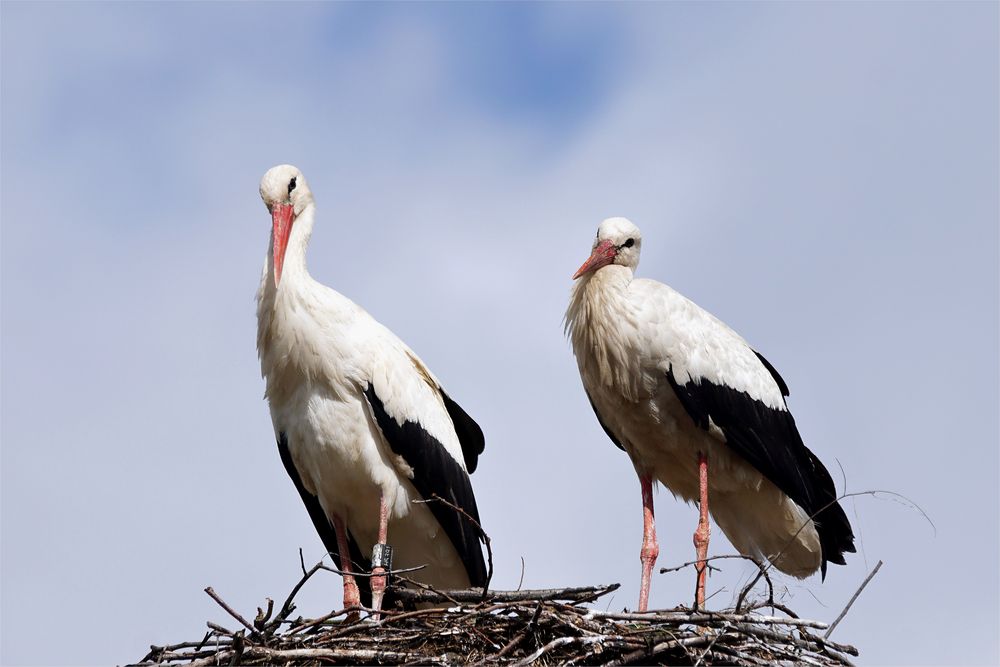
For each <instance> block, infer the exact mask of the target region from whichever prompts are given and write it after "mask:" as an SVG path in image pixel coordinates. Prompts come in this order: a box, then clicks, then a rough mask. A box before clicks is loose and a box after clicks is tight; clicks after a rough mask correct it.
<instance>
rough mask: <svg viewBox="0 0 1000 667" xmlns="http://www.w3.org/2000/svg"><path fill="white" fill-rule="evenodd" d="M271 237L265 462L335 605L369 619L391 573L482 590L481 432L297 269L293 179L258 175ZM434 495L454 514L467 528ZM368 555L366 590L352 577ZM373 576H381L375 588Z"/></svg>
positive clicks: (288, 174) (298, 229)
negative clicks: (303, 528) (310, 534)
mask: <svg viewBox="0 0 1000 667" xmlns="http://www.w3.org/2000/svg"><path fill="white" fill-rule="evenodd" d="M260 195H261V198H263V200H264V204H265V205H266V206H267V210H268V211H269V212H270V213H271V220H272V232H271V242H270V247H269V249H268V253H267V258H266V260H265V263H264V272H263V276H262V277H261V283H260V291H259V292H258V294H257V351H258V354H259V355H260V364H261V373H262V374H263V376H264V378H265V379H266V384H267V388H266V392H265V396H266V398H267V401H268V404H269V406H270V409H271V420H272V421H273V423H274V432H275V435H276V437H277V440H278V451H279V453H280V455H281V461H282V463H283V464H284V466H285V470H286V471H287V472H288V475H289V476H290V477H291V478H292V482H293V483H294V484H295V488H296V489H297V490H298V492H299V495H300V496H301V497H302V501H303V502H304V503H305V506H306V509H307V510H308V511H309V516H310V517H311V518H312V521H313V524H314V525H315V526H316V530H317V531H318V532H319V535H320V538H321V539H322V540H323V544H324V545H325V546H326V549H327V551H329V553H330V554H331V555H332V556H333V558H334V560H335V562H336V563H337V566H338V567H339V568H340V570H341V571H342V572H344V573H345V574H344V606H345V607H347V608H353V607H358V606H360V604H361V602H362V591H363V595H364V602H365V603H366V604H368V603H369V601H370V603H371V606H372V607H373V608H374V609H375V610H376V611H378V610H379V609H380V608H381V605H382V600H383V596H384V593H385V587H386V581H385V578H386V577H385V575H384V572H385V568H387V567H389V562H390V560H391V559H390V558H389V557H388V555H389V554H391V552H392V550H391V548H387V540H388V538H389V537H390V536H391V537H392V540H393V544H394V545H395V547H396V549H397V550H398V551H397V555H396V558H395V562H394V567H398V568H406V567H416V566H420V565H424V566H426V568H425V569H423V570H420V571H417V572H414V574H413V575H412V576H413V577H414V578H415V579H419V580H420V581H422V582H424V583H426V584H429V585H432V586H435V587H440V588H465V587H468V586H470V585H473V586H483V585H484V583H485V579H486V566H485V564H484V562H483V554H482V549H481V546H480V540H481V537H480V536H481V532H480V530H479V529H478V527H477V526H475V525H474V524H473V523H472V522H470V521H469V518H468V517H471V518H472V519H474V520H475V521H476V522H477V523H478V522H479V511H478V509H477V508H476V498H475V496H474V495H473V493H472V484H471V482H470V480H469V473H471V472H473V471H474V470H475V469H476V463H477V461H478V457H479V455H480V454H482V452H483V447H484V440H483V432H482V431H481V430H480V428H479V426H478V425H477V424H476V422H475V421H473V420H472V418H471V417H469V415H468V414H466V413H465V411H464V410H462V408H460V407H459V406H458V404H457V403H455V402H454V401H453V400H451V398H450V397H449V396H448V395H447V394H446V393H445V392H444V390H443V389H442V388H441V385H440V383H439V382H438V381H437V379H436V378H435V377H434V375H433V374H432V373H431V372H430V371H429V370H428V369H427V367H426V366H425V365H424V364H423V362H422V361H420V358H419V357H417V355H416V354H414V353H413V352H412V351H411V350H410V348H408V347H407V346H406V345H405V344H404V343H403V342H402V341H401V340H399V338H397V337H396V336H395V335H393V333H392V332H391V331H389V330H388V329H387V328H385V327H384V326H382V325H381V324H379V323H378V322H377V321H375V319H374V318H372V317H371V316H370V315H369V314H368V313H367V312H365V311H364V310H363V309H362V308H360V307H359V306H357V305H356V304H355V303H354V302H352V301H351V300H350V299H348V298H347V297H344V296H342V295H341V294H339V293H337V292H335V291H334V290H332V289H330V288H328V287H325V286H323V285H321V284H319V283H318V282H316V281H315V280H313V279H312V277H310V275H309V273H308V271H307V270H306V246H307V245H308V243H309V236H310V234H311V233H312V228H313V220H314V218H315V210H316V209H315V204H314V202H313V197H312V193H311V192H310V190H309V186H308V185H307V184H306V180H305V178H304V177H303V176H302V172H301V171H299V170H298V169H296V168H295V167H292V166H290V165H280V166H277V167H274V168H272V169H270V170H269V171H268V172H267V173H266V174H264V178H263V179H262V180H261V183H260ZM434 496H437V497H439V498H441V499H444V500H445V501H447V503H450V504H451V505H454V507H455V508H460V509H461V510H462V511H464V512H465V513H466V514H467V515H468V517H465V516H463V515H462V514H460V513H459V512H457V511H456V510H455V509H454V508H453V507H449V506H448V505H447V504H445V503H441V502H427V503H415V502H414V501H419V500H426V501H431V500H432V499H433V498H434ZM366 552H371V553H372V574H373V575H375V576H372V577H371V580H370V584H369V583H367V581H365V582H363V585H362V587H361V589H359V587H358V583H357V581H356V577H354V576H353V573H354V572H356V571H357V570H358V569H359V568H360V567H361V565H360V564H361V563H364V562H365V560H364V559H363V556H362V554H363V553H366ZM378 575H382V576H378Z"/></svg>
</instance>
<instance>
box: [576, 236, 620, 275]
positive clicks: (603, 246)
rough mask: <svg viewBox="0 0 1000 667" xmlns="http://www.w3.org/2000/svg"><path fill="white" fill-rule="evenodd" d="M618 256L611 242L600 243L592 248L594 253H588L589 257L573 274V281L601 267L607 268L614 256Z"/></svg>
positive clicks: (616, 249)
mask: <svg viewBox="0 0 1000 667" xmlns="http://www.w3.org/2000/svg"><path fill="white" fill-rule="evenodd" d="M617 254H618V248H616V247H615V244H614V243H613V242H611V241H601V242H600V243H598V244H597V245H596V246H594V252H592V253H590V257H589V258H588V259H587V261H586V262H584V263H583V266H581V267H580V268H579V269H577V270H576V273H574V274H573V280H576V279H577V278H579V277H580V276H582V275H583V274H585V273H590V272H591V271H596V270H597V269H599V268H601V267H602V266H607V265H608V264H610V263H611V262H613V261H615V255H617Z"/></svg>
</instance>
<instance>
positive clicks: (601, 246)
mask: <svg viewBox="0 0 1000 667" xmlns="http://www.w3.org/2000/svg"><path fill="white" fill-rule="evenodd" d="M641 247H642V235H641V234H640V233H639V228H638V227H636V226H635V225H633V224H632V223H631V222H630V221H629V220H628V219H627V218H608V219H607V220H605V221H604V222H602V223H601V224H600V226H598V228H597V238H595V239H594V247H593V249H592V250H591V252H590V257H589V258H588V259H587V261H586V262H584V263H583V266H581V267H580V268H579V269H577V270H576V273H574V274H573V280H576V279H577V278H579V277H580V276H582V275H585V274H587V273H590V272H592V271H597V270H598V269H600V268H601V267H602V266H608V265H609V264H617V265H619V266H625V267H628V268H630V269H632V270H633V271H634V270H635V267H637V266H638V265H639V249H640V248H641Z"/></svg>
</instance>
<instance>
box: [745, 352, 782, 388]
mask: <svg viewBox="0 0 1000 667" xmlns="http://www.w3.org/2000/svg"><path fill="white" fill-rule="evenodd" d="M753 353H754V354H756V355H757V358H758V359H760V363H762V364H764V368H766V369H767V372H768V373H770V374H771V377H772V378H774V381H775V383H776V384H777V385H778V389H779V390H780V391H781V395H782V396H788V395H789V394H788V385H787V384H785V381H784V379H782V377H781V376H780V375H778V370H777V369H776V368H775V367H774V366H772V365H771V362H770V361H768V360H767V359H765V358H764V355H763V354H761V353H760V352H758V351H757V350H754V351H753Z"/></svg>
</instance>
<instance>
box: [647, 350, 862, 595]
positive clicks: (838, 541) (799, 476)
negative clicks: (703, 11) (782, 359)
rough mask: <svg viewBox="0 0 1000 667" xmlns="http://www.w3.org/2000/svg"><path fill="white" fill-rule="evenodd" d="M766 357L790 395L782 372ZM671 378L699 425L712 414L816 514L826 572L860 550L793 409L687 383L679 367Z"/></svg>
mask: <svg viewBox="0 0 1000 667" xmlns="http://www.w3.org/2000/svg"><path fill="white" fill-rule="evenodd" d="M758 356H759V355H758ZM762 359H763V358H762ZM763 363H764V364H765V367H766V368H767V369H768V370H769V371H770V372H771V374H772V376H773V377H775V379H776V381H777V382H778V386H779V388H781V389H782V393H783V394H784V395H787V387H785V386H784V382H783V381H781V380H780V377H779V376H778V374H777V372H776V371H775V370H774V369H773V368H772V367H771V365H770V364H768V363H767V362H766V361H765V362H763ZM667 381H668V382H669V383H670V386H671V387H672V388H673V390H674V392H675V393H676V394H677V398H678V399H679V400H680V403H681V405H682V406H684V409H685V411H687V413H688V414H689V415H690V416H691V418H692V419H693V420H694V422H695V424H697V425H698V427H699V428H702V429H706V430H707V429H708V426H709V418H711V420H712V423H714V424H715V425H716V426H718V427H719V428H720V429H721V430H722V433H723V435H724V436H725V438H726V444H727V445H729V447H731V448H732V449H733V450H734V451H735V452H736V453H737V454H739V455H740V456H742V457H743V458H744V459H745V460H746V461H747V462H748V463H749V464H750V465H752V466H753V467H754V468H756V469H757V470H758V471H759V472H760V473H761V474H762V475H764V477H766V478H767V479H769V480H770V481H771V482H772V483H773V484H774V485H775V486H777V487H778V488H779V489H780V490H781V491H782V492H783V493H784V494H785V495H787V496H788V497H789V498H791V499H792V500H793V501H794V502H795V503H796V504H797V505H799V507H801V508H802V509H803V510H805V512H806V513H807V514H808V515H809V516H810V517H813V520H814V522H815V524H816V530H817V532H818V533H819V540H820V545H821V547H822V549H823V563H822V573H823V576H824V577H826V564H827V561H829V562H831V563H837V564H838V565H843V564H844V562H845V561H844V552H851V553H853V552H854V550H855V549H854V533H853V531H852V530H851V524H850V522H849V521H848V519H847V515H846V514H845V513H844V509H843V508H842V507H841V506H840V504H839V503H838V502H837V492H836V488H835V487H834V484H833V479H832V478H831V477H830V473H829V472H828V471H827V469H826V468H825V467H824V466H823V464H822V463H821V462H820V460H819V459H818V458H816V455H815V454H813V453H812V452H811V451H809V448H807V447H806V446H805V444H804V443H803V442H802V437H801V436H800V435H799V431H798V429H797V428H796V426H795V419H793V418H792V414H791V413H790V412H788V411H787V410H777V409H774V408H770V407H768V406H767V405H765V404H764V403H763V402H761V401H759V400H756V399H754V398H752V397H751V396H750V395H749V394H748V393H746V392H745V391H739V390H737V389H733V388H732V387H728V386H725V385H717V384H714V383H712V382H709V381H707V380H704V379H702V380H701V381H700V382H695V381H694V380H691V381H689V382H687V383H685V384H683V385H682V384H680V383H678V382H677V379H676V378H675V377H674V373H673V367H670V368H668V370H667Z"/></svg>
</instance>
